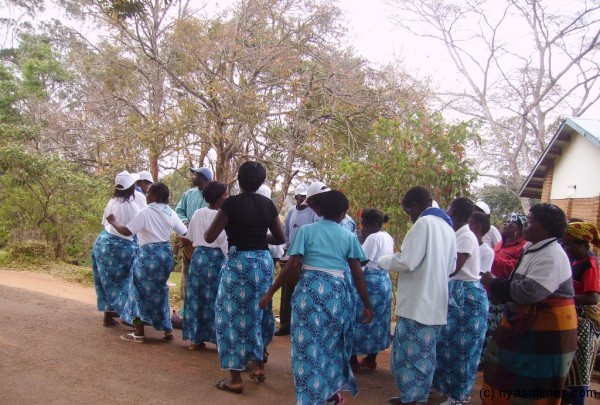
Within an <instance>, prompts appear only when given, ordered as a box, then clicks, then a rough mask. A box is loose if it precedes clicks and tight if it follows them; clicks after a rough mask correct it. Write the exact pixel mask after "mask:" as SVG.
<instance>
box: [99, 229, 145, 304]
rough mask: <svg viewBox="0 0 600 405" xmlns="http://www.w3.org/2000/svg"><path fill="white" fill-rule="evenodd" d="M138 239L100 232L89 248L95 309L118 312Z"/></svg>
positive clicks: (127, 284) (127, 292)
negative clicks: (91, 247) (94, 292)
mask: <svg viewBox="0 0 600 405" xmlns="http://www.w3.org/2000/svg"><path fill="white" fill-rule="evenodd" d="M137 249H138V247H137V242H136V241H135V240H127V239H123V238H120V237H118V236H115V235H111V234H110V233H108V232H106V231H102V232H100V235H98V237H97V238H96V242H95V243H94V248H93V250H92V273H93V275H94V286H95V287H96V300H97V308H98V311H104V312H108V311H115V312H118V313H121V311H122V310H123V307H124V306H125V302H126V301H127V296H128V295H129V282H130V277H131V265H132V264H133V259H134V257H135V255H136V253H137Z"/></svg>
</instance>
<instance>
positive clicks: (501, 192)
mask: <svg viewBox="0 0 600 405" xmlns="http://www.w3.org/2000/svg"><path fill="white" fill-rule="evenodd" d="M475 194H476V195H477V197H478V198H479V199H481V200H483V201H485V203H486V204H487V205H489V206H490V211H491V213H490V214H491V222H492V224H495V225H496V226H499V225H502V223H503V222H504V221H503V220H502V218H504V217H505V216H506V215H508V214H510V213H511V212H519V213H523V207H522V205H521V201H520V200H519V196H518V195H517V192H516V191H515V190H514V189H513V188H512V187H511V186H510V185H485V186H483V187H482V188H481V189H480V190H478V191H477V192H476V193H475ZM525 214H527V213H525Z"/></svg>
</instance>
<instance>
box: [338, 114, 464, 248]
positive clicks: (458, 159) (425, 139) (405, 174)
mask: <svg viewBox="0 0 600 405" xmlns="http://www.w3.org/2000/svg"><path fill="white" fill-rule="evenodd" d="M472 136H473V133H472V130H471V128H470V127H469V124H468V123H461V124H456V125H448V124H446V123H444V121H443V120H442V118H441V117H440V116H427V115H425V114H416V115H414V116H413V117H410V118H408V119H407V120H405V121H395V120H385V119H384V120H381V121H380V122H379V123H378V124H377V125H376V126H375V128H374V130H373V131H372V132H371V145H370V147H369V148H368V149H367V150H366V152H365V154H364V156H363V157H362V158H361V159H359V160H355V159H351V158H346V159H344V160H342V161H341V162H340V163H339V171H338V173H337V174H335V173H334V174H333V175H332V176H333V181H332V182H331V183H332V184H333V186H334V187H337V188H340V189H342V190H343V191H344V193H345V194H346V196H347V197H348V199H349V200H350V206H351V208H350V212H349V214H350V215H351V216H353V217H355V218H356V219H358V218H360V214H361V212H362V209H363V208H367V207H373V208H377V209H380V210H382V211H383V212H385V213H386V214H387V215H388V216H389V218H390V221H389V223H388V225H386V227H387V231H388V232H389V233H390V234H391V235H392V236H393V237H394V238H395V240H396V241H397V244H400V242H401V238H402V237H403V235H404V234H405V233H406V231H407V230H408V227H409V226H410V224H409V219H408V217H407V216H406V214H405V213H404V211H403V209H402V206H401V204H400V201H399V200H400V198H401V196H402V195H403V194H404V193H405V192H406V191H407V190H408V189H409V188H410V187H413V186H417V185H420V186H423V187H426V188H427V189H429V190H430V192H431V193H432V196H433V198H434V199H435V200H436V201H437V202H438V203H439V204H440V206H442V207H443V206H447V205H448V203H449V202H450V201H451V200H452V199H453V198H454V197H456V196H463V195H468V186H469V184H470V183H471V182H472V181H473V180H474V177H475V174H474V172H473V171H472V170H471V168H470V165H469V162H468V161H467V160H466V158H465V154H464V153H465V152H464V146H463V145H465V144H466V142H467V140H468V139H469V138H470V137H472ZM336 175H337V178H335V176H336Z"/></svg>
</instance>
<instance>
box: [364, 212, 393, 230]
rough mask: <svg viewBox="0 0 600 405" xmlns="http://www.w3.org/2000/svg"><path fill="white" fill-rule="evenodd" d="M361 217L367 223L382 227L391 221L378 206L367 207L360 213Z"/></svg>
mask: <svg viewBox="0 0 600 405" xmlns="http://www.w3.org/2000/svg"><path fill="white" fill-rule="evenodd" d="M360 219H362V221H363V222H364V223H366V224H369V225H372V226H376V227H377V228H381V227H382V226H383V224H385V223H386V222H387V221H389V218H388V216H387V215H385V214H384V213H383V212H381V211H379V210H378V209H376V208H365V209H364V210H363V212H362V214H361V215H360Z"/></svg>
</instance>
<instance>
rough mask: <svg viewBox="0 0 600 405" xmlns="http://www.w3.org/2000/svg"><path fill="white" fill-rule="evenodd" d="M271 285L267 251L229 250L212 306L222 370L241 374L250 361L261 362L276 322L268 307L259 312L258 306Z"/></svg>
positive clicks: (270, 267)
mask: <svg viewBox="0 0 600 405" xmlns="http://www.w3.org/2000/svg"><path fill="white" fill-rule="evenodd" d="M272 284H273V259H271V255H270V253H269V251H268V250H245V251H238V250H237V249H236V248H235V246H232V247H231V248H230V249H229V253H228V255H227V258H226V259H225V262H224V263H223V267H222V268H221V279H220V281H219V289H218V292H217V300H216V303H215V327H216V332H217V348H218V350H219V361H220V363H221V368H222V369H224V370H240V371H241V370H244V369H246V365H247V363H248V362H249V361H254V360H259V361H262V359H263V351H264V348H265V346H266V345H267V344H269V342H270V341H271V340H272V339H273V333H274V332H275V319H274V318H273V309H272V307H271V303H269V306H268V308H267V309H266V310H262V309H260V307H259V306H258V302H259V301H260V299H261V298H262V296H263V295H264V294H265V293H266V292H267V291H268V290H269V288H270V287H271V285H272Z"/></svg>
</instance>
